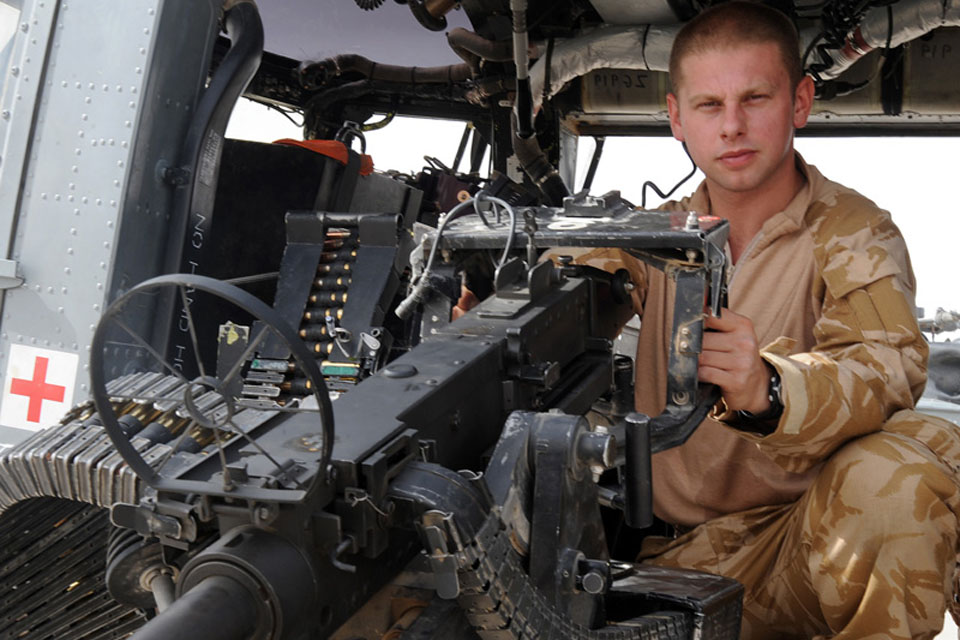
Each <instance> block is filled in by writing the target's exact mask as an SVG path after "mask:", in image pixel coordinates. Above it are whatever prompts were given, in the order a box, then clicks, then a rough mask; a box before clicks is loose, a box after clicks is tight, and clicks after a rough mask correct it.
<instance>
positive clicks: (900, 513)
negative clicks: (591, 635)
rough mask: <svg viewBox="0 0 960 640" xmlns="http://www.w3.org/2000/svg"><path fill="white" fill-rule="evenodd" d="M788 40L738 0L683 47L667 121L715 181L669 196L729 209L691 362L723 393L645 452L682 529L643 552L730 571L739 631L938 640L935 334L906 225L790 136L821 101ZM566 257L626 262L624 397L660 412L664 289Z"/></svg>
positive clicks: (944, 537) (946, 436)
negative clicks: (718, 290) (724, 279)
mask: <svg viewBox="0 0 960 640" xmlns="http://www.w3.org/2000/svg"><path fill="white" fill-rule="evenodd" d="M798 50H799V45H798V43H797V36H796V32H795V30H794V29H793V26H792V24H790V22H789V20H787V19H786V18H785V17H784V16H783V15H781V14H780V13H778V12H777V11H775V10H773V9H769V8H766V7H764V6H762V5H757V4H748V3H745V2H740V1H734V2H730V3H726V4H723V5H719V6H717V7H715V8H713V9H710V10H707V11H705V12H703V13H702V14H700V15H699V16H698V17H697V18H695V19H694V20H692V21H691V22H690V23H689V24H688V25H687V26H686V27H685V28H684V29H683V31H682V32H681V33H680V35H679V36H678V37H677V39H676V41H675V43H674V47H673V51H672V54H671V67H670V72H671V74H670V75H671V81H672V84H673V88H674V93H673V94H671V95H670V96H669V98H668V107H669V112H670V124H671V128H672V131H673V134H674V137H676V138H677V139H678V140H681V141H683V142H685V143H686V145H687V147H688V150H689V152H690V154H691V156H692V157H693V159H694V161H695V162H696V164H697V166H698V167H699V168H700V169H701V170H702V171H703V173H704V174H705V176H706V179H705V180H704V182H703V184H701V185H700V187H699V188H698V189H697V191H696V192H695V193H694V194H693V195H692V196H690V197H689V198H686V199H684V200H682V201H680V202H675V203H670V204H669V205H667V208H672V209H679V210H694V211H697V212H699V213H700V214H709V215H715V216H720V217H722V218H726V219H728V220H729V221H730V228H731V232H730V240H729V245H728V247H727V249H728V258H729V260H730V264H731V268H730V270H729V274H728V275H729V281H728V287H729V309H725V310H724V311H723V313H722V317H707V318H706V319H705V328H706V329H708V332H707V333H706V334H705V335H704V339H703V351H702V354H701V356H700V369H699V376H700V379H701V380H702V381H705V382H711V383H714V384H716V385H718V386H719V387H720V388H721V391H722V394H723V398H722V400H721V402H720V403H719V404H718V406H717V407H716V408H715V410H714V412H713V414H712V416H711V418H709V419H708V420H706V421H705V422H704V423H703V424H702V425H701V426H700V427H699V428H698V430H697V431H696V432H695V433H694V435H693V436H692V438H691V439H690V440H689V441H688V442H687V443H686V444H684V445H682V446H680V447H677V448H675V449H672V450H668V451H665V452H662V453H660V454H657V455H656V456H654V461H653V464H654V501H655V513H656V514H657V515H658V516H659V517H660V518H661V519H663V520H665V521H666V522H668V523H670V524H673V525H674V526H675V527H676V529H677V530H678V532H679V535H678V536H677V537H676V538H673V539H664V538H653V539H649V538H648V539H647V540H646V542H645V544H644V548H643V552H642V554H641V557H643V558H644V559H645V561H647V562H651V563H655V564H660V565H668V566H680V567H691V568H695V569H700V570H703V571H708V572H712V573H718V574H722V575H725V576H729V577H732V578H735V579H737V580H739V581H741V582H742V583H743V584H744V585H745V587H746V593H745V598H744V615H743V631H742V637H744V638H751V639H754V638H851V639H853V638H856V639H860V640H862V639H865V638H878V639H879V638H930V637H933V636H934V635H935V634H936V632H937V631H938V630H939V629H940V627H941V625H942V624H943V619H944V609H945V606H946V604H947V602H950V603H952V602H953V593H954V575H955V567H956V559H957V514H958V513H960V484H958V482H960V481H958V473H957V471H958V466H960V436H958V433H957V431H958V429H957V428H956V427H954V426H953V425H951V424H950V423H947V422H944V421H941V420H938V419H935V418H930V417H927V416H924V415H921V414H918V413H916V412H914V411H913V407H914V402H915V401H916V399H917V398H918V397H919V396H920V394H921V392H922V389H923V386H924V381H925V376H926V372H925V369H926V357H927V346H926V343H925V342H924V339H923V337H922V335H921V333H920V330H919V328H918V327H917V323H916V321H915V319H914V305H913V298H914V289H915V282H914V278H913V274H912V271H911V267H910V261H909V258H908V256H907V250H906V246H905V245H904V241H903V238H902V237H901V235H900V232H899V231H898V229H897V228H896V226H895V225H894V224H893V222H892V221H891V219H890V216H889V214H888V213H887V212H885V211H883V210H881V209H879V208H878V207H877V206H876V205H874V204H873V203H872V202H871V201H869V200H868V199H866V198H864V197H863V196H861V195H859V194H858V193H856V192H854V191H852V190H850V189H846V188H844V187H842V186H840V185H838V184H836V183H833V182H830V181H829V180H827V179H825V178H824V177H823V176H822V175H821V174H820V173H819V172H818V171H817V170H816V168H814V167H812V166H810V165H807V164H806V163H804V161H803V160H802V159H801V158H800V156H799V155H798V154H797V153H796V152H795V151H794V149H793V135H794V131H795V129H796V128H800V127H803V126H804V125H805V124H806V121H807V117H808V115H809V113H810V109H811V106H812V103H813V96H814V87H813V83H812V81H811V79H810V78H809V77H804V76H803V74H802V71H801V64H800V60H799V54H798ZM577 261H578V262H589V263H590V264H594V265H595V266H599V267H602V268H605V269H608V270H615V269H617V268H621V267H626V268H627V269H628V271H629V272H630V273H631V276H632V279H633V282H634V283H635V285H636V288H635V290H634V292H633V295H634V308H635V310H636V312H637V313H638V314H639V315H640V317H641V328H640V334H639V344H638V356H637V358H638V360H637V361H638V362H641V363H643V366H642V367H638V370H637V381H636V389H637V395H636V402H637V410H638V411H642V412H644V413H646V414H649V415H657V414H658V413H660V412H661V411H662V410H663V406H664V398H665V397H666V379H667V375H666V372H667V369H666V367H667V347H666V344H665V343H664V340H663V336H664V335H667V333H668V331H669V327H670V326H672V318H671V316H670V310H671V307H672V305H671V302H670V301H671V300H672V296H673V289H674V288H673V283H672V282H671V281H670V279H669V277H668V276H667V275H665V274H664V273H663V272H661V271H657V270H655V269H647V268H646V267H645V266H644V265H643V264H641V263H640V262H638V261H636V260H634V259H632V258H630V257H629V256H626V255H625V254H622V253H620V252H618V251H615V250H594V251H589V252H587V253H585V254H582V255H580V256H578V257H577Z"/></svg>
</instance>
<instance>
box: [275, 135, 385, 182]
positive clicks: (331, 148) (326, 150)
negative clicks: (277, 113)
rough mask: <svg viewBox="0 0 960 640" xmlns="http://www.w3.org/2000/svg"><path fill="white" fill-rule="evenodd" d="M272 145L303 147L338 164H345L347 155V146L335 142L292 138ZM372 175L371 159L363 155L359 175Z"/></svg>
mask: <svg viewBox="0 0 960 640" xmlns="http://www.w3.org/2000/svg"><path fill="white" fill-rule="evenodd" d="M274 144H286V145H290V146H293V147H303V148H304V149H309V150H310V151H313V152H314V153H319V154H321V155H325V156H327V157H328V158H333V159H334V160H336V161H337V162H339V163H340V164H347V160H348V159H349V157H350V156H349V154H348V153H347V146H346V145H345V144H343V143H342V142H338V141H337V140H294V139H293V138H284V139H282V140H277V141H276V142H274ZM371 173H373V158H371V157H370V156H368V155H366V154H364V155H362V156H360V175H362V176H368V175H370V174H371Z"/></svg>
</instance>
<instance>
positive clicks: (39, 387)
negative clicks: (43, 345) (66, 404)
mask: <svg viewBox="0 0 960 640" xmlns="http://www.w3.org/2000/svg"><path fill="white" fill-rule="evenodd" d="M49 363H50V359H49V358H44V357H42V356H37V359H36V360H35V361H34V363H33V380H25V379H23V378H14V379H13V380H12V381H11V382H10V393H12V394H15V395H18V396H27V397H28V398H30V405H29V406H28V407H27V422H40V409H41V408H42V407H43V401H44V400H53V401H55V402H63V396H64V394H65V393H66V391H67V388H66V387H61V386H60V385H57V384H47V381H46V380H47V365H48V364H49Z"/></svg>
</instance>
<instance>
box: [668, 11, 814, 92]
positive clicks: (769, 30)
mask: <svg viewBox="0 0 960 640" xmlns="http://www.w3.org/2000/svg"><path fill="white" fill-rule="evenodd" d="M766 43H773V44H775V45H777V48H779V49H780V58H781V59H782V61H783V66H784V68H785V69H786V70H787V73H788V74H789V76H790V85H791V87H790V88H791V89H796V88H797V85H798V84H799V83H800V80H802V79H803V68H802V66H801V61H800V41H799V37H798V36H797V29H796V27H794V26H793V22H791V21H790V19H789V18H788V17H787V16H786V15H784V14H783V13H782V12H780V11H778V10H777V9H774V8H772V7H768V6H766V5H763V4H760V3H759V2H750V1H749V0H730V1H729V2H724V3H722V4H718V5H715V6H713V7H710V8H709V9H706V10H704V11H703V12H701V13H699V14H698V15H696V16H695V17H694V18H693V19H692V20H690V22H688V23H686V24H685V25H684V26H683V28H681V29H680V32H679V33H678V34H677V37H676V38H675V39H674V41H673V47H672V48H671V49H670V81H671V82H672V83H673V88H674V91H676V90H677V88H678V87H679V85H680V81H681V80H682V77H681V73H680V63H681V62H682V61H683V59H684V58H686V57H687V56H690V55H694V54H700V53H706V52H707V51H713V50H715V49H723V48H725V47H730V46H736V45H738V44H766Z"/></svg>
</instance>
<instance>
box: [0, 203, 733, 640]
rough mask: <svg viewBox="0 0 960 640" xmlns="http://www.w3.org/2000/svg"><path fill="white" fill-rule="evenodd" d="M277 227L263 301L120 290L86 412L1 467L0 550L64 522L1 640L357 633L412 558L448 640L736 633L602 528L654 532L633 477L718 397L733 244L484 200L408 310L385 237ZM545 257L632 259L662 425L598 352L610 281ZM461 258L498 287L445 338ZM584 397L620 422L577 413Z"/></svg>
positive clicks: (405, 238)
mask: <svg viewBox="0 0 960 640" xmlns="http://www.w3.org/2000/svg"><path fill="white" fill-rule="evenodd" d="M287 233H288V240H287V246H286V250H285V251H284V254H283V259H282V263H281V265H280V271H279V273H280V276H279V282H278V286H277V293H276V297H275V300H274V305H273V306H272V307H270V306H268V305H266V304H264V303H263V302H262V301H261V300H259V299H258V298H256V297H255V296H253V295H251V294H250V293H248V292H246V291H244V290H242V289H241V288H239V287H237V286H234V285H230V284H226V283H224V282H222V281H218V280H215V279H212V278H205V277H202V276H193V275H186V274H175V275H170V276H161V277H159V278H154V279H152V280H148V281H146V282H144V283H142V284H140V285H138V286H136V287H133V288H132V289H130V290H129V291H127V292H126V293H125V294H124V295H123V296H121V297H120V298H119V299H118V300H117V301H116V302H115V303H114V304H113V305H112V306H111V307H110V308H109V309H108V310H107V312H106V313H105V314H104V318H103V320H102V322H101V324H100V326H99V327H98V329H97V332H96V335H95V339H94V342H93V345H92V353H91V381H92V388H93V398H94V400H93V404H92V405H91V404H89V403H88V404H87V405H84V406H81V407H78V408H77V409H76V410H74V412H72V414H71V415H69V416H68V417H67V418H66V419H65V420H64V424H63V425H62V426H59V427H55V428H52V429H48V430H46V431H43V432H40V433H38V434H37V435H36V436H34V437H33V438H31V439H30V440H29V441H27V442H25V443H23V444H22V445H20V446H18V447H16V448H15V449H13V450H12V451H10V452H8V453H6V454H5V455H4V456H3V457H2V458H0V491H2V494H0V498H2V500H3V504H4V505H5V508H6V509H7V511H6V513H5V514H4V516H3V519H2V520H0V523H4V526H2V527H0V536H2V535H6V536H7V538H8V539H7V540H6V541H5V543H6V542H10V543H11V544H14V545H16V544H17V542H16V541H15V540H13V538H11V533H13V534H14V535H15V534H16V532H17V529H16V527H15V526H14V525H12V524H10V523H15V522H18V517H19V518H21V519H22V520H23V521H29V522H31V523H33V525H32V526H33V527H34V530H35V531H41V532H42V531H43V524H42V523H41V522H40V520H41V516H40V515H39V514H45V513H46V514H48V515H47V516H46V517H47V520H49V519H51V518H54V517H56V518H58V519H60V522H59V523H56V522H54V523H52V524H56V526H55V527H52V528H51V529H50V530H49V533H46V534H44V535H46V536H48V537H49V540H48V545H50V546H51V547H52V548H53V549H54V550H55V551H59V552H60V553H59V555H58V554H56V553H55V554H54V555H53V556H52V557H48V555H44V556H43V557H41V558H35V559H34V560H33V562H20V563H19V564H18V563H17V562H16V561H12V562H8V578H7V579H8V580H13V581H18V580H19V582H16V584H18V588H17V589H15V590H7V592H6V593H4V594H3V599H4V602H3V605H4V607H3V611H4V616H5V619H4V623H5V624H6V625H7V626H6V629H7V633H12V634H13V636H16V635H17V633H22V632H24V631H29V632H31V633H32V634H33V635H31V636H30V637H49V636H44V635H42V634H43V633H46V632H47V631H44V629H49V628H50V624H52V623H50V620H54V621H56V620H57V618H56V616H58V615H60V616H62V618H61V619H60V623H59V628H58V629H57V631H56V632H55V633H54V635H55V636H56V637H58V638H72V637H78V638H79V637H117V636H118V635H122V634H124V633H128V632H130V631H132V630H134V629H137V628H138V627H141V625H142V628H139V630H138V631H136V633H135V635H134V637H135V638H138V639H139V640H150V639H153V638H167V637H204V638H211V639H219V638H222V639H224V640H226V639H241V638H320V637H328V636H330V635H332V634H335V633H338V632H337V630H338V629H340V632H339V633H340V634H341V635H339V636H336V637H348V636H345V635H342V634H344V633H345V631H344V629H349V627H350V624H351V623H350V618H351V615H353V614H354V613H355V612H356V611H357V610H358V609H359V608H360V607H361V606H362V605H363V604H364V602H366V601H367V600H368V599H369V598H370V597H371V596H373V595H374V593H375V592H376V591H377V590H378V589H380V588H381V587H382V586H383V585H384V584H386V583H387V582H388V581H389V580H390V579H391V578H392V577H393V576H394V575H396V574H397V573H398V572H400V571H401V570H402V569H403V567H405V566H407V565H408V564H409V563H410V562H411V560H414V559H417V558H419V560H420V561H421V562H424V561H425V562H426V563H427V564H428V565H429V569H430V574H431V575H432V586H433V588H434V589H435V590H436V593H437V595H438V596H439V598H440V599H446V600H451V599H456V601H457V603H458V604H459V609H460V610H462V611H463V612H464V613H465V617H464V616H459V614H457V615H458V616H459V619H461V620H465V621H464V622H463V624H462V625H461V627H462V628H461V631H460V632H459V633H462V634H463V637H474V634H479V635H480V636H481V637H484V638H687V637H699V638H735V637H737V634H738V629H739V614H740V595H741V588H740V586H739V585H738V584H736V583H735V582H733V581H730V580H727V579H725V578H721V577H718V576H710V575H706V574H700V573H696V572H689V571H677V570H668V569H662V568H656V567H648V566H644V565H640V564H634V563H632V562H624V561H620V560H616V559H612V558H611V557H610V551H609V548H608V544H607V537H606V533H605V524H604V517H603V516H602V514H601V511H602V510H603V511H606V512H607V513H612V514H615V517H619V518H622V519H623V521H625V522H626V523H627V524H628V525H630V526H632V527H644V526H647V525H649V524H650V522H651V520H652V513H651V504H652V499H651V481H650V456H651V454H652V453H654V452H656V451H659V450H662V449H665V448H668V447H670V446H674V445H676V444H679V443H681V442H683V441H684V440H685V439H686V438H687V437H688V436H689V435H690V433H692V431H693V429H694V428H695V427H696V426H697V425H698V424H699V422H700V421H701V420H702V419H703V417H704V415H705V413H706V411H707V410H708V409H709V407H710V406H711V405H712V404H713V403H714V402H715V400H716V395H715V392H713V391H712V390H710V389H706V388H700V387H699V386H698V384H697V378H696V371H697V366H696V364H697V355H698V352H699V345H700V336H701V333H702V322H701V317H702V311H703V305H704V300H707V301H708V303H709V304H711V305H712V306H713V307H714V308H715V309H718V308H719V305H720V296H721V291H720V288H721V283H722V282H723V277H722V276H723V269H724V258H723V252H722V247H723V244H724V242H725V239H726V234H727V224H726V223H725V222H724V221H722V220H718V219H714V218H706V217H698V216H697V215H696V214H689V215H688V214H677V213H662V212H652V213H646V212H644V213H638V212H636V211H634V210H633V209H632V208H631V207H629V206H628V205H627V204H626V203H625V202H623V201H622V200H620V199H619V197H617V196H616V195H615V194H608V195H607V196H605V197H603V198H589V197H582V196H581V197H579V198H570V199H568V200H567V201H566V202H565V203H564V206H563V207H562V208H550V207H520V208H517V209H516V210H514V208H513V207H510V205H508V204H507V203H506V202H504V201H502V200H499V199H497V198H491V197H486V196H484V195H483V194H480V195H478V196H477V197H476V198H475V199H474V200H471V201H468V202H467V203H464V204H463V205H460V206H459V207H457V208H455V209H454V210H453V211H451V213H449V214H448V215H447V216H446V217H445V219H444V220H443V222H442V223H441V224H440V226H439V228H438V230H437V231H436V232H433V233H430V234H428V235H427V237H426V241H425V242H424V243H423V244H422V246H421V250H422V251H424V252H425V255H426V256H427V265H426V267H425V269H424V270H423V272H422V273H421V274H420V275H419V278H418V279H417V280H416V281H415V284H414V285H413V286H412V287H411V292H410V294H409V295H408V296H407V297H406V298H405V299H404V300H403V301H402V302H400V304H399V305H398V304H396V301H397V300H398V299H399V298H401V297H402V295H403V292H402V291H400V284H399V282H400V279H399V274H401V273H402V272H403V269H404V267H405V266H406V252H407V250H408V249H409V246H408V245H409V237H410V225H409V224H407V223H405V222H404V219H403V217H401V216H396V215H387V214H346V213H322V212H316V211H307V212H291V213H289V214H288V215H287ZM558 247H617V248H621V249H623V250H624V251H626V252H628V253H629V254H632V255H634V256H636V257H637V258H639V259H641V260H644V261H646V262H647V263H648V264H649V265H651V266H653V267H655V268H659V269H663V270H665V271H666V272H667V273H668V274H669V275H670V277H671V279H672V280H673V281H674V282H675V283H676V298H675V308H674V314H673V316H674V320H673V334H672V336H664V339H665V340H666V341H667V344H668V347H667V350H668V353H669V371H670V377H669V380H668V384H667V399H666V400H667V402H666V406H667V408H666V410H665V411H664V413H663V414H661V415H659V416H653V417H649V416H644V415H640V414H637V413H635V412H633V411H632V410H631V409H632V382H631V377H632V362H629V361H626V362H625V361H623V360H615V358H614V356H613V354H612V349H611V344H612V343H611V341H612V339H613V338H614V337H615V336H616V333H617V331H618V330H619V326H620V323H621V322H622V320H623V318H624V317H625V315H629V314H630V313H631V312H630V311H629V308H630V293H629V292H630V287H631V284H630V283H629V281H628V279H627V278H626V277H625V273H624V272H618V273H616V274H608V273H605V272H602V271H599V270H596V269H593V268H590V267H586V266H581V265H577V264H575V263H574V262H573V261H572V260H570V259H568V258H566V257H563V249H557V250H556V252H555V253H557V254H558V255H559V256H560V257H559V258H558V264H555V263H554V262H551V261H538V259H537V257H538V254H539V252H540V251H541V250H543V249H547V248H554V249H556V248H558ZM524 254H525V255H524ZM477 255H479V256H481V257H482V259H485V260H488V261H489V262H491V263H493V264H495V267H496V268H495V277H494V283H493V289H494V292H493V294H492V295H490V296H489V297H488V298H487V299H486V300H485V301H483V302H482V303H481V304H480V305H479V306H478V307H477V308H476V309H474V310H473V311H471V312H470V313H469V314H467V315H465V316H464V317H463V318H461V319H459V320H457V321H455V322H449V321H448V320H447V318H449V311H450V306H451V298H455V297H456V294H457V292H458V291H459V274H458V273H457V266H456V265H457V264H461V263H462V259H463V258H464V257H466V256H474V257H476V256H477ZM521 256H523V257H525V259H522V257H521ZM175 304H179V305H180V308H182V313H181V314H180V317H179V319H178V322H177V323H178V324H179V325H182V328H183V329H184V335H186V336H188V337H189V339H187V340H185V341H184V344H178V345H171V343H170V341H169V340H157V339H156V335H154V334H151V332H150V329H149V327H150V323H149V319H150V318H151V317H152V316H153V315H154V314H155V311H156V310H157V309H168V308H171V307H172V306H174V305H175ZM394 307H395V308H396V309H398V310H399V311H400V314H401V315H409V316H410V317H409V318H408V319H407V320H406V321H405V322H401V321H399V320H398V319H396V317H395V316H394V315H393V313H392V311H393V309H394ZM411 311H413V313H410V312H411ZM625 312H626V313H625ZM298 323H299V329H297V328H296V325H298ZM418 336H419V337H418ZM414 343H416V344H415V346H408V347H404V348H397V345H401V346H403V345H413V344H414ZM397 353H402V355H399V357H397V355H396V354H397ZM639 366H643V363H639ZM331 398H334V399H333V400H331ZM600 398H607V399H609V400H610V401H611V402H609V403H608V404H609V406H611V407H612V410H611V411H610V413H611V414H612V417H613V422H614V425H615V426H613V427H591V426H590V425H589V424H588V421H587V420H586V419H585V418H584V417H583V415H584V414H585V413H587V412H588V411H590V409H591V407H592V406H593V405H594V403H595V402H596V401H597V400H598V399H600ZM51 503H56V504H59V505H61V506H62V505H68V507H69V508H67V509H66V511H64V509H62V508H61V509H59V510H56V509H51ZM105 510H109V520H110V524H109V525H108V524H107V523H106V522H105V520H104V515H105V513H106V511H105ZM621 513H622V516H621V515H619V514H621ZM50 514H52V515H50ZM46 524H47V525H48V526H49V525H51V523H49V522H47V523H46ZM107 531H109V541H108V542H107V543H106V547H107V553H106V557H105V558H104V556H103V555H102V550H103V546H104V544H105V543H104V541H103V536H105V535H107V534H106V532H107ZM98 536H100V537H99V538H98ZM95 540H100V542H99V543H96V542H91V541H95ZM21 544H25V543H23V542H21ZM98 544H99V546H98ZM65 549H69V550H71V553H66V554H65V553H63V551H64V550H65ZM78 549H83V550H84V553H80V552H79V551H77V550H78ZM54 568H56V571H54V570H53V569H54ZM31 571H33V574H31V573H30V572H31ZM53 573H56V574H57V575H56V577H51V576H52V575H53ZM29 575H33V578H32V579H26V580H24V578H25V577H26V576H29ZM7 584H11V582H9V581H8V582H7ZM65 585H66V586H68V587H69V588H67V589H66V591H64V589H63V587H64V586H65ZM71 585H72V586H71ZM58 587H59V590H58ZM438 606H439V605H438ZM143 612H148V613H147V615H148V617H150V618H151V619H150V620H149V621H148V622H146V624H144V615H143ZM154 613H155V615H154ZM45 621H46V622H45ZM92 621H95V622H92ZM44 624H47V627H46V628H44V627H43V625H44ZM54 626H56V625H54ZM411 633H412V632H411ZM451 633H452V632H450V631H449V630H448V631H446V632H444V635H445V637H453V636H451V635H450V634H451ZM13 636H11V637H13ZM409 637H417V636H409ZM420 637H423V636H420Z"/></svg>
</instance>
